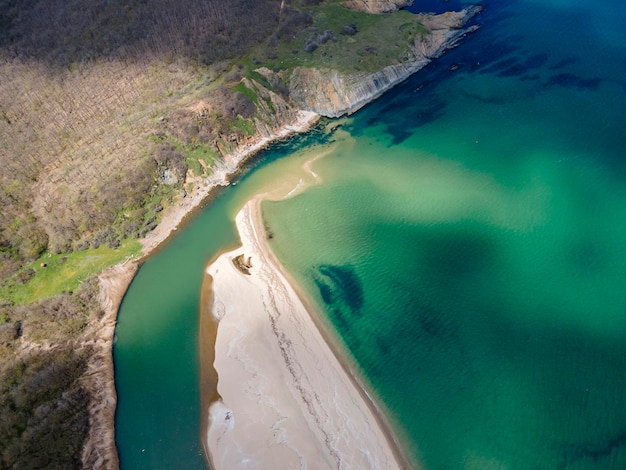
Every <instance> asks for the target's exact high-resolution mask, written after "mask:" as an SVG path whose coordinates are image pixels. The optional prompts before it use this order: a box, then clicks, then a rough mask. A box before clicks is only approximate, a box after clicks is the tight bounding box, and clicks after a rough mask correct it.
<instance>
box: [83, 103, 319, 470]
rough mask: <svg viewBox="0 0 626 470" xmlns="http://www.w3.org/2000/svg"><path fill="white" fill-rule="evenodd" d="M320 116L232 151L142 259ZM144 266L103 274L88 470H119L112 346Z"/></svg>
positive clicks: (148, 242)
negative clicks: (267, 152) (250, 164)
mask: <svg viewBox="0 0 626 470" xmlns="http://www.w3.org/2000/svg"><path fill="white" fill-rule="evenodd" d="M318 120H319V115H317V114H316V113H313V112H308V111H300V112H298V114H297V119H296V120H295V121H293V122H289V123H287V124H285V125H284V126H282V127H281V128H279V129H277V130H276V131H275V132H274V133H272V134H270V135H268V136H263V137H260V138H258V140H256V141H255V142H253V143H251V144H248V145H246V146H244V147H240V148H239V149H237V151H235V152H234V153H233V154H231V155H228V156H227V161H228V163H227V164H224V165H222V166H221V167H220V168H217V169H216V170H215V171H214V173H213V174H212V175H211V176H210V177H209V178H206V179H203V180H201V179H197V180H194V190H193V191H192V192H191V193H190V194H188V195H187V197H185V198H184V199H183V200H182V201H181V202H179V203H178V204H176V205H174V206H171V207H169V208H168V209H166V210H165V211H164V212H165V213H164V214H163V217H162V219H161V222H160V223H159V225H158V226H157V228H156V229H155V230H154V231H153V232H151V233H150V234H149V235H148V236H147V237H146V238H144V239H142V240H140V241H141V243H142V245H143V250H142V259H144V258H146V257H148V256H150V255H151V254H153V253H154V252H155V251H156V250H157V249H159V248H160V247H161V246H162V245H163V244H164V243H165V242H166V241H167V240H168V238H169V237H170V236H172V235H173V234H174V233H175V231H176V230H177V228H178V226H179V225H180V224H181V223H182V222H183V221H184V220H185V218H186V217H189V216H191V215H192V214H193V212H194V211H195V210H197V209H198V208H200V207H201V205H202V203H203V202H204V201H205V200H206V199H207V198H208V197H210V194H211V192H212V191H213V190H215V189H216V188H218V187H220V186H226V185H228V184H230V183H229V182H230V180H231V179H232V178H233V177H235V176H236V175H237V174H238V172H239V171H241V168H242V166H243V164H244V163H245V162H246V161H247V160H248V159H249V158H250V157H252V156H253V155H255V154H256V153H257V152H259V151H260V150H262V149H264V148H265V147H267V146H268V145H269V144H271V143H272V142H275V141H279V140H281V139H285V138H287V137H289V136H291V135H294V134H297V133H301V132H305V131H306V130H308V129H309V128H311V127H312V126H313V125H315V123H317V121H318ZM140 264H141V259H140V260H134V261H127V262H124V263H122V264H119V265H116V266H113V267H111V268H109V269H107V270H106V271H104V272H103V273H102V274H101V275H100V276H99V284H100V296H99V299H98V301H99V303H100V306H101V308H102V309H103V311H104V312H105V313H104V316H103V317H102V318H101V319H99V320H98V321H97V322H95V323H94V324H93V325H91V328H92V329H93V330H94V332H95V333H94V334H95V335H96V336H97V342H96V343H97V353H96V354H94V356H93V360H92V361H91V363H90V365H89V374H88V378H87V381H88V382H89V389H90V390H92V392H93V397H94V399H92V404H91V406H90V407H89V419H90V423H91V424H90V433H89V436H88V438H87V441H86V443H85V445H84V447H83V458H82V460H83V465H84V467H85V468H93V469H107V470H108V469H111V470H115V469H117V468H119V458H118V455H117V450H116V446H115V408H116V403H117V393H116V389H115V381H114V368H113V356H112V354H111V350H112V347H113V339H114V334H115V325H116V320H117V313H118V311H119V307H120V305H121V303H122V300H123V298H124V295H125V294H126V291H127V290H128V287H129V286H130V284H131V282H132V280H133V278H134V275H135V273H136V272H137V269H138V268H139V265H140Z"/></svg>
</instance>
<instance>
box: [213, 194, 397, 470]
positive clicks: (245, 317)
mask: <svg viewBox="0 0 626 470" xmlns="http://www.w3.org/2000/svg"><path fill="white" fill-rule="evenodd" d="M260 200H261V198H260V196H259V197H256V198H254V199H253V200H251V201H250V202H248V203H247V204H246V206H244V208H243V209H242V210H241V211H240V212H239V214H238V215H237V218H236V223H237V228H238V231H239V234H240V238H241V241H242V247H241V248H239V249H237V250H234V251H231V252H228V253H225V254H223V255H221V256H220V257H219V258H218V260H217V261H216V262H215V263H213V264H212V265H211V266H210V267H209V269H208V271H207V273H208V275H210V276H211V278H212V285H213V297H214V299H213V313H214V315H215V317H216V319H217V321H218V327H217V338H216V343H215V368H216V370H217V372H218V374H219V377H220V379H219V382H218V393H219V395H220V397H221V400H220V401H217V402H214V403H213V404H212V405H211V407H210V409H209V411H208V413H209V417H208V421H209V427H208V432H207V447H208V448H209V449H210V451H211V460H212V463H213V464H214V465H215V467H216V468H218V469H219V468H229V469H230V468H243V467H244V466H246V465H247V464H249V462H250V460H251V459H253V460H254V463H255V467H257V468H269V467H271V466H273V465H274V464H275V463H276V462H277V461H280V462H282V463H283V464H284V466H285V468H297V467H302V466H304V467H307V468H362V469H368V468H371V469H375V468H380V469H383V468H384V469H393V468H405V467H407V466H408V464H407V461H406V459H405V458H404V457H403V455H402V453H401V452H400V450H399V448H398V446H397V444H396V441H395V439H394V437H393V435H392V434H391V433H390V431H389V429H388V427H387V426H385V424H384V420H383V418H382V416H380V414H379V413H378V411H377V409H376V408H375V407H374V405H373V404H372V403H371V401H369V400H368V399H367V395H366V394H365V393H364V391H363V390H362V389H360V387H359V385H358V384H357V382H356V381H355V380H354V378H353V377H352V375H351V374H350V373H348V372H347V371H346V369H345V368H344V366H343V365H342V363H341V362H340V361H339V360H338V358H337V356H336V355H335V354H334V352H333V351H332V350H331V347H330V345H329V343H331V342H330V341H327V338H325V337H324V336H323V335H322V333H321V332H320V330H319V329H318V327H317V326H316V324H315V323H314V321H313V318H312V316H311V314H310V313H309V311H308V310H307V308H305V306H304V304H303V303H302V301H301V300H300V297H299V296H298V294H297V292H296V291H295V290H294V288H293V286H292V285H291V284H290V283H289V281H288V280H287V278H286V277H285V275H284V273H283V272H281V269H280V266H279V264H278V263H277V261H276V260H275V259H274V257H273V255H272V253H271V250H270V249H269V246H268V245H267V242H266V240H265V234H264V230H263V225H262V224H263V222H262V220H261V214H260ZM242 255H243V258H244V260H246V265H247V267H248V269H247V270H246V271H247V272H248V274H246V272H244V271H242V270H241V269H240V268H238V267H237V266H235V264H234V263H233V259H234V258H236V257H238V256H242Z"/></svg>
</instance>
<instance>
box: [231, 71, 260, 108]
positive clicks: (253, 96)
mask: <svg viewBox="0 0 626 470" xmlns="http://www.w3.org/2000/svg"><path fill="white" fill-rule="evenodd" d="M257 75H261V74H258V73H257ZM235 91H239V92H241V93H243V94H244V95H246V96H247V97H248V98H249V99H250V100H251V101H252V102H254V104H258V103H259V96H258V95H257V94H256V91H255V90H252V89H250V88H248V87H247V86H246V85H245V84H244V83H243V82H240V83H238V84H237V86H236V87H235Z"/></svg>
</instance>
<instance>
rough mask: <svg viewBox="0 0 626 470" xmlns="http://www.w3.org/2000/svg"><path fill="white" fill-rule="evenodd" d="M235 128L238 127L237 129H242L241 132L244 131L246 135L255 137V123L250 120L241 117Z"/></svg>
mask: <svg viewBox="0 0 626 470" xmlns="http://www.w3.org/2000/svg"><path fill="white" fill-rule="evenodd" d="M234 127H236V128H237V129H241V131H243V133H244V134H246V135H254V132H255V130H256V128H255V127H254V122H252V121H251V120H250V119H244V118H242V117H241V116H239V117H238V118H237V120H236V121H235V123H234Z"/></svg>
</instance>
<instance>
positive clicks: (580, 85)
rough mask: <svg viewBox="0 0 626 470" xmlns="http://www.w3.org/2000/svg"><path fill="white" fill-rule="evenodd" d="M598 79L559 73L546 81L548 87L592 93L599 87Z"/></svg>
mask: <svg viewBox="0 0 626 470" xmlns="http://www.w3.org/2000/svg"><path fill="white" fill-rule="evenodd" d="M601 82H602V79H600V78H587V79H585V78H581V77H579V76H577V75H574V74H572V73H559V74H557V75H552V76H551V77H550V79H549V80H548V85H551V86H561V87H564V88H576V89H578V90H580V91H594V90H597V89H598V87H599V86H600V83H601Z"/></svg>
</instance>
